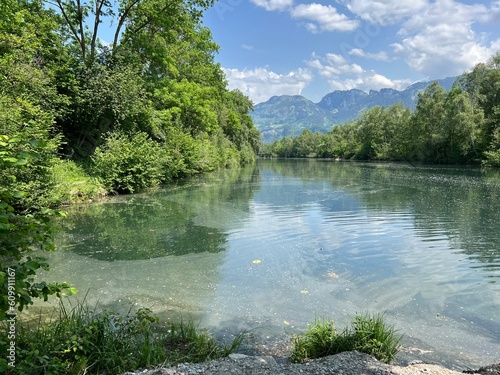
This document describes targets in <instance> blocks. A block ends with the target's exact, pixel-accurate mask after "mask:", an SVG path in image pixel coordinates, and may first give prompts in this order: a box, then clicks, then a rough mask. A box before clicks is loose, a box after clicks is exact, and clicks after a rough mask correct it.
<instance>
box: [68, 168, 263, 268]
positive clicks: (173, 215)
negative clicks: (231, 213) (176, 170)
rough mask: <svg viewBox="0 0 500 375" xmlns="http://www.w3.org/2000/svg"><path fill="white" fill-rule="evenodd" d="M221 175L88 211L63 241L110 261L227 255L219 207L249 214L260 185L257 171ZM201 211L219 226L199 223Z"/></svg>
mask: <svg viewBox="0 0 500 375" xmlns="http://www.w3.org/2000/svg"><path fill="white" fill-rule="evenodd" d="M221 174H222V176H220V175H218V174H217V173H214V174H212V175H210V176H208V177H207V178H205V179H203V177H199V178H197V179H193V180H191V182H192V183H191V184H190V183H189V182H188V183H185V184H183V185H180V186H179V187H177V188H174V189H172V190H168V191H160V192H157V193H151V194H144V195H136V196H125V197H118V198H116V199H111V200H110V201H109V202H107V203H103V204H99V203H96V204H92V205H88V206H83V207H81V208H80V212H78V213H75V214H73V215H69V216H68V217H67V218H66V219H65V220H64V221H63V222H62V223H61V225H62V228H63V231H62V232H63V233H62V235H61V240H62V241H64V246H65V247H67V248H68V250H70V251H73V252H75V253H77V254H80V255H84V256H89V257H93V258H96V259H99V260H106V261H113V260H138V259H149V258H157V257H163V256H167V255H184V254H188V253H200V252H219V251H222V250H224V245H225V243H226V235H225V233H224V231H223V230H221V229H220V226H218V225H216V224H217V220H218V217H220V215H221V213H220V212H219V211H220V210H219V211H218V210H217V207H219V206H221V205H224V204H227V202H232V203H231V206H236V207H238V209H239V210H241V211H243V212H249V207H248V203H249V201H250V199H251V198H252V196H253V193H254V191H255V190H256V189H258V187H259V184H258V183H257V182H258V173H257V170H256V169H255V168H250V169H249V168H247V169H238V170H232V171H223V172H221ZM216 176H220V180H219V179H217V178H216ZM196 182H199V183H196ZM200 183H202V185H201V186H200ZM239 183H241V184H239ZM193 202H196V203H195V204H193ZM200 210H203V213H208V214H209V215H210V216H209V219H210V220H214V221H212V222H210V221H208V222H207V224H205V225H199V223H196V222H195V220H194V219H195V218H196V217H197V216H198V215H199V214H200ZM210 213H213V214H210ZM210 223H213V224H214V225H211V224H210Z"/></svg>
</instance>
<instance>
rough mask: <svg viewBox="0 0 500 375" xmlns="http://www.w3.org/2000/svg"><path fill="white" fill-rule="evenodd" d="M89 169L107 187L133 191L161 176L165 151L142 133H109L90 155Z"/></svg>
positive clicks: (165, 155)
mask: <svg viewBox="0 0 500 375" xmlns="http://www.w3.org/2000/svg"><path fill="white" fill-rule="evenodd" d="M92 160H93V169H94V172H95V174H96V175H97V176H99V177H100V178H101V180H102V183H103V184H104V186H105V187H106V188H107V189H109V190H116V191H118V192H127V193H133V192H135V191H137V190H142V189H145V188H149V187H153V186H156V185H158V184H159V183H160V182H161V181H163V180H164V179H165V175H164V172H165V164H166V163H168V157H167V153H166V152H165V150H164V149H163V148H161V147H160V146H159V144H158V143H157V142H155V141H153V140H151V139H150V138H149V137H148V135H147V134H146V133H143V132H139V133H136V134H134V135H132V136H129V135H126V134H123V133H120V132H112V133H109V134H108V136H107V138H106V141H105V144H104V145H103V146H101V147H98V148H97V149H96V150H95V153H94V155H93V156H92Z"/></svg>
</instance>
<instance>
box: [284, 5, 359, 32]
mask: <svg viewBox="0 0 500 375" xmlns="http://www.w3.org/2000/svg"><path fill="white" fill-rule="evenodd" d="M290 15H291V16H292V18H296V19H305V20H307V21H310V22H306V24H305V26H306V28H307V29H308V30H309V31H310V32H313V33H319V32H322V31H353V30H355V29H356V28H357V27H358V26H359V22H358V21H356V20H351V19H349V18H348V17H347V16H346V15H345V14H340V13H338V12H337V9H336V8H334V7H333V6H331V5H321V4H316V3H312V4H299V5H297V6H295V7H294V8H292V9H290Z"/></svg>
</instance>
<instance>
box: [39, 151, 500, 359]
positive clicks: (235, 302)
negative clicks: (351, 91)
mask: <svg viewBox="0 0 500 375" xmlns="http://www.w3.org/2000/svg"><path fill="white" fill-rule="evenodd" d="M57 242H58V248H59V250H58V251H56V252H54V253H53V254H51V256H50V260H51V264H52V271H51V272H50V273H49V274H48V276H47V277H45V278H46V279H47V278H49V279H50V278H52V279H54V280H59V281H61V280H64V281H68V282H70V283H72V284H74V285H75V286H76V287H77V288H78V289H79V290H80V291H82V294H83V293H84V292H85V291H86V290H87V289H89V290H90V292H89V296H88V300H89V302H90V303H97V301H98V303H99V305H100V306H101V307H103V308H110V309H114V310H117V309H118V310H128V309H129V307H130V305H131V304H137V305H138V306H145V307H151V308H152V309H153V310H154V311H155V312H157V313H158V314H160V316H162V317H164V318H165V319H168V318H171V317H173V316H179V315H181V316H187V315H189V316H193V317H195V319H198V320H200V322H201V325H203V326H207V327H210V328H212V329H214V330H215V331H219V332H235V331H241V330H249V331H251V332H253V333H254V334H256V335H263V336H267V335H271V336H278V335H280V334H282V333H295V332H297V331H300V330H304V329H305V328H306V324H307V323H308V322H311V321H313V320H314V319H315V317H319V316H322V317H327V318H332V317H333V318H334V319H335V320H336V321H337V322H338V324H337V326H338V327H340V328H341V327H342V326H344V324H345V323H347V321H348V320H350V319H351V318H352V316H353V315H354V314H355V313H356V312H366V311H371V312H380V311H383V312H386V313H387V318H388V320H389V321H390V322H391V323H393V324H395V325H396V326H397V327H398V328H399V329H400V330H401V331H402V332H403V333H405V334H406V339H405V340H406V343H407V344H408V345H415V346H418V347H421V348H423V349H429V350H432V351H433V354H432V355H431V357H432V358H435V359H440V360H442V361H444V362H447V363H450V364H456V365H469V366H474V365H481V364H482V365H484V364H486V363H489V362H495V361H496V362H498V361H499V360H500V314H499V311H500V173H498V172H495V171H487V172H481V171H480V170H478V169H463V168H434V167H411V166H408V165H395V164H358V163H336V162H332V161H328V162H326V161H315V160H309V161H308V160H297V161H294V160H292V161H270V160H261V161H259V162H258V163H257V164H256V165H255V166H252V167H249V168H245V169H242V170H234V171H222V172H220V173H214V174H211V175H207V176H201V177H196V178H192V179H189V180H187V181H183V182H182V183H179V184H177V185H173V186H170V187H168V188H166V189H165V190H161V191H157V192H154V193H150V194H144V195H134V196H120V197H114V198H110V199H108V200H106V201H105V202H103V203H96V204H92V205H89V206H83V207H72V208H71V209H70V211H69V214H68V218H67V219H65V220H64V222H63V223H62V231H61V233H60V234H59V238H58V241H57Z"/></svg>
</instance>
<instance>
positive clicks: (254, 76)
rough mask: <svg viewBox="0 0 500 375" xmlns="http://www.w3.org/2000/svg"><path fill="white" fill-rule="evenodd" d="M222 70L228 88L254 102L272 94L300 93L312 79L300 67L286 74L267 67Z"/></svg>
mask: <svg viewBox="0 0 500 375" xmlns="http://www.w3.org/2000/svg"><path fill="white" fill-rule="evenodd" d="M223 70H224V73H225V74H226V78H227V81H228V87H229V89H230V90H234V89H239V90H241V91H242V92H243V94H245V95H247V96H248V97H249V98H250V99H251V100H252V101H253V102H254V103H256V104H257V103H260V102H263V101H266V100H268V99H269V98H270V97H271V96H274V95H300V94H301V93H302V90H303V89H304V87H305V86H306V85H307V84H308V83H309V82H310V81H311V80H312V79H313V77H312V75H311V74H310V72H309V71H307V70H305V69H300V68H299V69H297V70H296V71H292V72H289V73H288V74H278V73H275V72H273V71H270V70H269V69H268V68H256V69H252V70H250V69H243V70H238V69H228V68H223Z"/></svg>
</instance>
